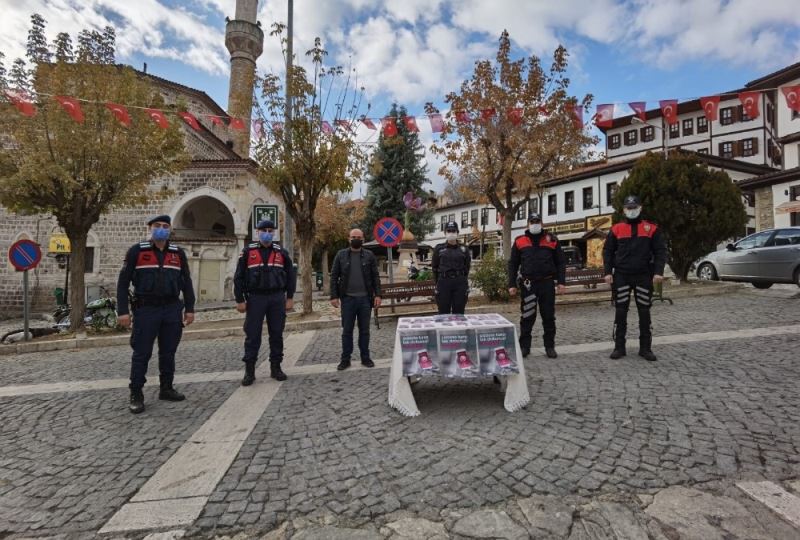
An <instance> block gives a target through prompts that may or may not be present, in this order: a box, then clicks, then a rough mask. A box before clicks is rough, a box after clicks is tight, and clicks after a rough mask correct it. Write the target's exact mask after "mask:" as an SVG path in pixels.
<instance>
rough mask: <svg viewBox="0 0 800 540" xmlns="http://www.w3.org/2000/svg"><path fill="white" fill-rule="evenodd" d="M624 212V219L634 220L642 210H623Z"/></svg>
mask: <svg viewBox="0 0 800 540" xmlns="http://www.w3.org/2000/svg"><path fill="white" fill-rule="evenodd" d="M624 212H625V217H626V218H628V219H636V218H638V217H639V214H641V213H642V209H641V208H626V209H625V210H624Z"/></svg>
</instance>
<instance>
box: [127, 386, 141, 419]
mask: <svg viewBox="0 0 800 540" xmlns="http://www.w3.org/2000/svg"><path fill="white" fill-rule="evenodd" d="M128 410H129V411H131V412H132V413H133V414H139V413H143V412H144V394H142V391H141V390H131V401H130V404H129V405H128Z"/></svg>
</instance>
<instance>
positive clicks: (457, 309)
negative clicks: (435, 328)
mask: <svg viewBox="0 0 800 540" xmlns="http://www.w3.org/2000/svg"><path fill="white" fill-rule="evenodd" d="M436 291H437V294H436V304H437V305H438V306H439V313H440V314H448V313H457V314H461V315H463V314H464V310H465V309H466V308H467V297H468V296H469V283H468V282H467V276H458V277H454V278H446V277H441V278H439V281H437V282H436Z"/></svg>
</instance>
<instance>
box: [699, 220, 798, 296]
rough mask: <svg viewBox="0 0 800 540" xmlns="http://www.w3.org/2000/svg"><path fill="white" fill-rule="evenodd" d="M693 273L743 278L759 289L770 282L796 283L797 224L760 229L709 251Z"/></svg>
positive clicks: (705, 278)
mask: <svg viewBox="0 0 800 540" xmlns="http://www.w3.org/2000/svg"><path fill="white" fill-rule="evenodd" d="M697 277H698V278H700V279H704V280H718V279H721V280H725V281H747V282H750V283H752V284H753V286H755V287H757V288H759V289H768V288H770V287H772V284H773V283H796V284H797V286H798V287H800V227H786V228H781V229H769V230H765V231H760V232H757V233H755V234H751V235H750V236H747V237H745V238H742V239H741V240H739V241H738V242H736V243H733V244H728V246H727V247H726V248H725V249H721V250H719V251H715V252H713V253H709V254H708V255H706V256H705V257H703V258H702V259H700V263H699V264H698V265H697Z"/></svg>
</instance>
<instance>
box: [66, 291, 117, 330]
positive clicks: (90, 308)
mask: <svg viewBox="0 0 800 540" xmlns="http://www.w3.org/2000/svg"><path fill="white" fill-rule="evenodd" d="M100 292H101V294H102V296H101V297H100V298H98V299H96V300H92V301H91V302H89V303H88V304H86V307H85V308H84V313H83V322H84V324H85V325H87V326H91V327H92V328H94V329H95V330H100V329H101V328H116V327H117V300H116V298H114V297H113V296H111V294H110V293H109V292H108V290H107V289H106V288H105V287H103V286H100ZM71 312H72V309H71V307H70V305H69V304H63V305H60V306H58V307H56V309H55V311H54V312H53V320H55V322H56V327H57V328H58V329H59V330H62V331H64V330H67V329H68V328H69V326H70V323H71V320H70V319H71V318H70V314H71Z"/></svg>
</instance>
